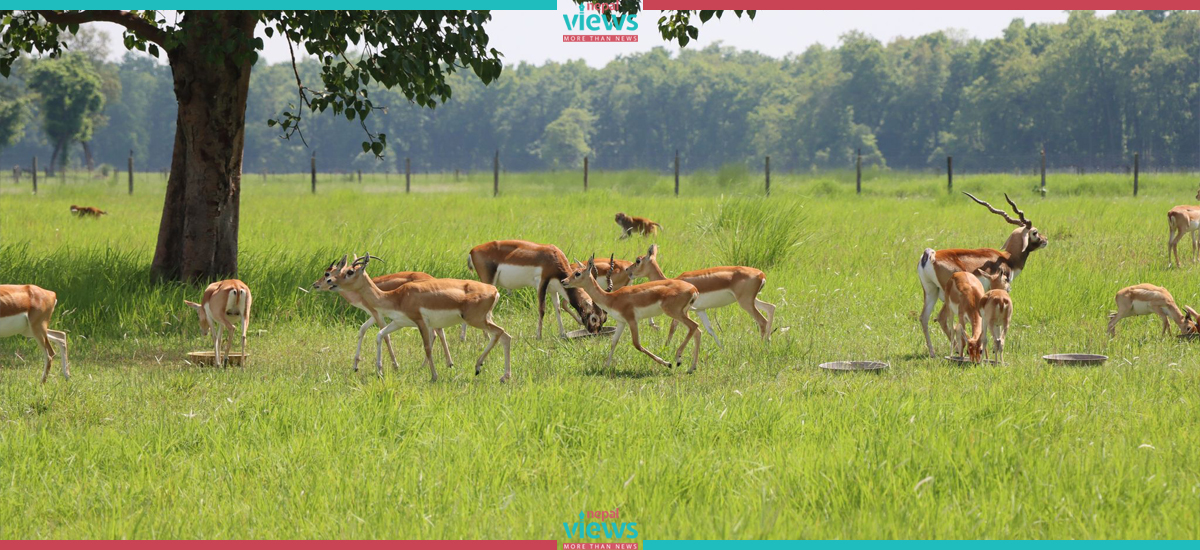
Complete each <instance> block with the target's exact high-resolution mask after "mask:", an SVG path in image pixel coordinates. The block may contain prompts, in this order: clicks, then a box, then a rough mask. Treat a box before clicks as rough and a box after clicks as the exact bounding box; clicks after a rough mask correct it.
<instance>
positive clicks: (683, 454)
mask: <svg viewBox="0 0 1200 550" xmlns="http://www.w3.org/2000/svg"><path fill="white" fill-rule="evenodd" d="M490 176H491V174H490V173H488V174H482V173H481V174H472V175H471V176H469V177H465V178H463V179H462V181H458V182H455V181H454V179H453V176H452V175H451V176H436V175H435V176H425V175H422V176H418V177H416V178H415V179H414V182H413V193H412V194H411V195H405V194H404V193H403V178H402V177H397V176H394V175H393V176H391V177H390V179H389V180H388V181H383V180H382V178H381V177H379V176H372V177H368V181H367V182H366V183H364V184H361V185H360V184H358V183H356V182H353V183H352V182H346V181H345V180H344V178H342V179H341V180H339V181H335V182H322V183H321V184H320V186H319V187H320V188H319V193H318V194H317V195H316V196H313V195H311V194H310V193H309V191H308V183H307V177H306V176H293V177H283V176H273V177H272V178H270V179H269V180H268V181H266V182H263V181H262V179H261V178H260V177H259V176H257V175H254V176H250V175H248V176H247V177H246V184H245V189H244V192H243V194H242V220H243V224H242V228H241V242H240V250H241V273H240V278H241V279H243V280H244V281H246V282H247V283H248V284H249V285H250V287H251V288H252V289H253V292H254V297H255V299H254V311H253V316H254V319H253V322H252V326H251V338H250V349H251V352H252V354H253V357H252V359H251V362H250V365H249V366H248V367H247V368H245V369H238V368H230V369H216V368H212V367H198V366H192V365H189V364H186V363H185V362H184V357H185V354H186V352H188V351H192V350H199V349H204V348H205V347H206V346H208V341H207V340H206V339H204V338H201V337H200V336H199V334H198V328H197V324H196V321H195V318H194V316H193V314H192V313H191V311H190V310H188V309H187V308H186V307H185V306H184V305H183V304H182V300H184V299H185V298H186V299H193V300H195V299H197V298H198V297H199V294H200V288H199V287H194V286H184V285H153V284H151V283H150V280H149V277H148V274H147V272H148V266H149V263H150V259H151V256H152V254H153V248H154V243H155V237H156V231H157V228H158V222H159V213H160V209H161V206H162V188H163V184H162V178H161V176H160V175H158V174H151V175H147V176H145V178H144V180H145V181H144V182H140V183H139V187H138V192H137V193H136V194H135V195H134V196H132V197H130V196H127V195H126V194H125V185H124V181H123V180H122V182H121V183H120V184H117V183H115V182H111V181H101V182H97V183H93V184H89V185H86V186H84V185H82V184H65V185H64V184H60V183H53V182H52V183H44V184H43V185H42V189H41V192H40V194H39V195H37V196H31V195H30V194H29V193H28V188H27V187H26V186H25V184H24V183H23V184H22V186H21V187H15V186H14V185H13V184H12V183H10V181H9V180H7V179H6V180H5V181H4V182H3V185H0V281H2V282H5V283H18V282H19V283H33V284H38V285H40V286H44V287H46V288H49V289H52V290H54V291H56V292H57V293H58V298H59V306H58V310H57V312H56V314H55V317H56V319H55V322H54V324H53V326H55V327H56V328H59V329H63V330H67V331H69V339H70V345H71V352H70V356H71V359H72V365H71V366H72V374H73V377H72V379H71V380H70V381H69V382H65V381H63V379H62V378H61V376H60V375H59V372H58V365H57V364H56V365H55V371H54V373H53V374H52V376H51V378H50V380H49V382H48V383H47V384H45V385H44V386H43V385H41V384H39V383H38V380H39V378H40V376H41V366H40V365H41V354H40V350H38V349H37V348H36V347H35V346H34V344H33V343H32V342H31V341H29V340H25V339H18V338H9V339H6V340H2V341H0V423H2V424H3V427H0V474H2V475H0V537H3V538H14V537H16V538H41V537H47V538H50V537H53V538H58V537H85V538H109V537H118V538H122V537H128V538H146V537H184V538H190V537H220V538H225V537H236V538H259V537H266V538H313V537H317V538H330V537H337V538H529V539H546V538H550V539H558V540H565V532H564V530H563V527H562V524H563V523H564V522H573V521H577V517H578V514H579V512H580V511H583V510H611V509H614V508H620V510H621V519H622V521H632V522H637V524H638V531H639V532H640V535H641V536H640V537H639V539H638V540H639V541H641V540H644V539H650V540H653V539H667V538H726V537H728V538H893V537H895V538H929V537H936V538H1116V537H1122V538H1126V537H1127V538H1159V537H1164V538H1195V537H1197V536H1200V527H1198V526H1200V452H1198V451H1200V392H1198V391H1197V388H1200V366H1198V361H1197V360H1196V356H1197V348H1196V346H1200V343H1184V342H1179V341H1177V340H1176V338H1175V337H1174V336H1166V337H1163V336H1160V335H1159V325H1158V322H1157V319H1153V320H1152V319H1151V318H1147V317H1139V318H1133V319H1128V320H1126V321H1124V322H1123V324H1122V325H1121V326H1120V327H1119V334H1118V337H1117V338H1116V339H1115V340H1112V341H1110V340H1109V339H1108V338H1107V337H1106V336H1105V334H1104V327H1105V324H1106V314H1107V313H1108V311H1110V310H1112V309H1114V304H1113V295H1114V294H1115V293H1116V291H1117V290H1118V289H1120V288H1122V287H1124V286H1126V285H1130V284H1135V283H1141V282H1151V283H1155V284H1160V285H1164V286H1166V287H1167V288H1169V289H1170V290H1171V291H1172V292H1173V293H1174V296H1175V298H1176V299H1177V301H1179V302H1180V303H1181V304H1193V305H1196V306H1200V288H1198V287H1197V285H1196V277H1197V273H1200V267H1187V268H1185V269H1168V268H1167V261H1166V256H1165V249H1166V246H1165V241H1166V237H1167V235H1166V234H1167V227H1166V225H1167V224H1166V222H1165V217H1166V216H1165V213H1166V211H1167V209H1169V208H1170V207H1171V206H1173V205H1175V204H1184V203H1193V202H1195V198H1194V195H1195V191H1196V187H1197V183H1198V181H1200V178H1197V176H1196V175H1195V174H1190V175H1188V174H1185V175H1156V174H1146V175H1143V177H1142V182H1141V183H1142V194H1141V196H1140V197H1138V198H1133V197H1131V196H1130V181H1129V179H1130V178H1129V177H1128V176H1125V175H1088V176H1067V175H1059V174H1052V175H1051V177H1050V183H1049V188H1050V194H1049V196H1048V197H1047V198H1045V199H1043V198H1040V197H1039V196H1038V195H1037V194H1036V193H1034V190H1033V189H1034V186H1035V184H1036V181H1035V180H1036V176H1025V177H1018V176H1011V175H1008V176H1005V175H999V176H971V175H967V176H961V177H956V180H955V193H954V194H947V192H946V189H945V181H944V179H942V178H939V177H936V176H933V175H927V176H922V175H913V174H902V173H886V172H885V173H870V174H869V175H868V177H867V178H865V181H864V188H865V191H864V194H863V195H862V196H855V195H854V182H853V174H852V173H851V174H832V175H825V176H786V175H777V176H775V177H773V178H772V180H773V181H772V196H771V197H770V198H761V197H759V196H758V195H759V194H760V193H759V191H760V184H761V182H760V180H759V179H758V176H757V175H755V174H750V175H748V176H745V177H744V178H743V179H744V181H729V180H725V179H722V178H721V177H720V174H695V175H690V176H686V177H685V178H684V182H683V187H684V192H683V196H682V197H678V198H676V197H673V196H671V187H672V185H673V181H672V179H671V178H670V177H669V176H663V175H659V174H653V173H637V172H629V173H593V174H592V178H591V186H592V189H591V190H590V191H589V192H588V193H586V194H584V193H583V192H582V189H581V185H580V182H579V181H578V180H579V178H578V175H577V174H573V173H560V174H506V175H504V177H503V180H502V183H501V185H502V195H501V197H499V198H495V199H494V198H492V197H491V196H490V195H491V177H490ZM139 178H140V179H142V178H141V175H139ZM960 190H965V191H972V192H976V193H977V194H978V195H980V196H981V198H985V199H989V200H991V201H992V202H993V204H997V205H1000V204H1002V203H1003V197H1002V195H1001V193H1002V192H1009V193H1011V194H1012V196H1013V198H1014V199H1015V200H1016V201H1018V204H1020V205H1021V206H1022V208H1023V209H1024V210H1025V212H1026V214H1027V215H1028V216H1029V218H1030V219H1032V220H1033V221H1034V222H1035V223H1036V224H1037V226H1038V227H1039V228H1040V229H1041V230H1042V232H1043V233H1045V234H1046V235H1047V236H1048V237H1049V239H1050V245H1049V248H1047V249H1046V250H1044V251H1038V252H1036V253H1034V255H1033V256H1032V257H1031V259H1030V261H1029V264H1028V266H1027V269H1026V270H1025V272H1024V273H1023V274H1022V275H1021V276H1020V277H1019V278H1018V279H1017V281H1016V282H1015V284H1014V286H1013V292H1012V296H1013V300H1014V303H1015V307H1016V313H1015V315H1014V318H1013V327H1012V330H1011V332H1010V334H1009V341H1008V348H1007V350H1006V357H1007V361H1008V364H1006V365H1004V366H969V367H961V366H955V365H952V364H948V363H946V362H944V361H940V360H931V359H929V358H927V357H926V356H925V353H924V340H923V337H922V335H921V331H920V328H919V326H918V323H917V315H918V311H919V309H920V307H921V289H920V285H919V283H918V282H917V279H916V273H915V270H916V264H917V260H918V259H919V257H920V255H921V252H922V250H923V249H924V248H926V247H934V248H945V247H982V246H993V247H998V246H1000V245H1001V243H1002V242H1003V241H1004V239H1005V237H1006V236H1007V235H1008V233H1009V231H1010V230H1011V226H1008V225H1006V224H1004V223H1003V221H1002V220H1000V219H999V217H997V216H994V215H991V214H988V213H987V212H986V211H985V210H984V209H983V208H981V207H979V206H977V205H975V204H973V203H971V202H970V201H969V200H968V199H966V198H965V197H963V196H962V195H961V194H959V193H958V191H960ZM70 204H81V205H83V204H86V205H92V206H98V207H101V208H103V209H105V210H108V211H109V212H110V213H111V215H110V216H107V217H105V218H103V219H100V220H79V219H76V218H74V217H72V216H70V215H69V213H68V206H69V205H70ZM617 210H623V211H625V212H628V213H631V214H635V215H645V216H648V217H651V218H653V219H655V220H658V221H660V222H661V223H662V224H663V225H664V227H665V231H664V232H663V233H662V234H661V235H660V237H659V238H658V239H657V242H658V243H659V246H660V248H661V251H660V260H661V262H662V265H663V268H664V270H666V271H667V273H668V274H671V273H678V272H680V271H683V270H688V269H695V268H700V267H706V266H709V265H720V264H726V263H732V262H738V261H746V262H761V263H762V264H763V265H758V266H757V267H761V268H763V269H764V271H766V272H767V287H766V289H765V290H764V292H763V294H762V298H763V299H764V300H766V301H768V302H771V303H774V304H776V305H777V306H778V311H777V314H776V318H775V327H776V328H777V331H776V332H775V334H774V336H773V337H772V340H771V342H770V343H769V344H765V343H763V342H761V341H760V340H759V339H757V338H756V337H755V333H754V328H753V327H754V325H753V323H752V322H751V320H750V319H749V317H748V316H747V315H745V313H744V312H741V311H740V310H738V309H737V308H736V306H734V307H730V308H728V309H725V310H718V311H717V312H716V313H715V315H714V316H715V318H716V319H717V320H718V322H719V323H720V325H721V327H722V331H721V332H720V334H721V335H722V337H723V340H724V342H725V344H726V349H725V350H724V351H719V350H717V348H716V347H715V346H714V345H713V344H712V342H711V340H709V339H707V338H706V339H705V340H704V347H703V350H702V353H701V362H700V366H699V368H698V371H697V372H696V373H695V374H693V375H686V374H684V372H683V370H682V369H674V370H671V371H668V370H666V369H663V368H661V367H658V366H656V365H654V364H653V363H652V362H651V361H650V360H649V359H648V358H647V357H645V356H643V355H642V354H640V353H638V352H637V351H636V350H634V349H633V348H632V347H631V346H630V345H629V342H628V337H626V339H625V340H624V341H623V342H622V343H621V345H620V347H619V348H618V351H617V355H616V358H615V360H614V366H615V370H614V371H613V372H607V371H604V370H602V369H601V365H602V363H603V361H604V358H605V354H606V352H607V346H608V342H607V339H591V340H586V341H563V340H560V339H558V338H557V336H556V333H557V328H556V326H555V324H554V321H553V317H552V315H548V316H547V328H548V329H549V330H547V334H546V337H545V338H543V339H542V340H536V339H534V337H533V332H534V328H535V326H536V305H535V300H534V297H533V292H532V290H526V291H519V292H517V293H516V294H515V295H513V296H507V295H502V299H501V303H500V305H499V306H498V307H497V310H496V322H497V323H498V324H500V325H501V326H503V327H505V328H506V329H507V330H508V331H509V332H510V333H511V334H512V335H513V336H514V340H513V373H514V379H513V381H512V382H511V383H509V384H505V385H501V384H500V383H498V379H499V377H500V374H501V373H502V365H503V363H502V357H503V356H502V354H493V355H492V356H491V357H490V358H489V360H488V362H487V363H486V364H485V366H484V372H483V375H481V376H479V377H476V376H474V375H473V370H472V368H471V365H472V364H473V362H474V359H475V357H476V356H477V355H478V353H479V351H481V349H482V347H483V339H482V337H481V336H480V335H479V333H478V332H477V331H473V332H472V333H471V334H470V335H469V336H468V339H467V341H466V342H459V341H458V338H457V330H454V331H448V332H452V333H453V334H454V335H455V336H454V337H452V338H451V342H450V344H451V351H452V352H453V354H454V357H455V360H456V362H457V363H458V366H457V367H455V368H454V369H452V370H451V369H447V368H445V367H444V365H443V363H442V361H441V359H440V358H439V359H438V368H439V375H440V376H441V380H439V381H438V382H437V383H434V384H431V383H430V382H429V381H428V377H429V375H428V371H427V369H424V368H422V367H421V366H420V362H421V359H422V354H421V352H420V344H419V340H420V339H419V337H418V335H417V334H416V332H415V331H412V330H403V331H400V332H397V333H396V334H395V335H394V338H393V341H394V343H395V344H396V346H397V352H398V353H397V356H398V357H399V358H400V362H401V366H400V369H399V370H398V371H393V370H391V369H390V367H388V370H387V372H386V377H385V378H383V379H379V378H377V377H376V376H375V375H374V373H373V369H372V368H370V367H368V368H366V369H364V370H363V371H360V372H359V373H357V374H355V373H352V372H351V371H350V360H351V357H352V354H353V345H354V339H355V334H356V332H357V327H358V325H359V324H360V323H361V322H362V320H363V316H362V314H361V313H359V312H358V311H357V310H351V309H350V308H349V307H348V306H346V305H345V304H344V303H343V302H342V301H341V300H340V299H339V298H338V297H337V296H334V295H331V294H306V293H304V292H302V291H301V290H300V289H299V288H298V287H301V286H304V287H307V286H308V285H310V284H311V283H312V281H313V280H314V279H315V278H316V277H317V276H318V275H320V273H321V270H322V268H323V267H324V266H325V265H327V264H328V263H329V262H330V261H331V260H333V259H335V258H337V257H340V256H341V255H342V254H343V253H347V252H357V253H359V254H362V253H363V252H365V251H368V250H369V251H370V252H371V253H372V254H376V255H379V256H381V257H383V258H384V259H385V260H386V262H387V263H386V268H387V269H386V270H396V271H398V270H422V271H426V272H428V273H431V274H434V275H437V276H445V277H462V278H465V277H473V274H471V273H469V272H468V270H467V265H466V253H467V251H468V250H469V249H470V248H471V247H472V246H474V245H476V244H479V243H482V242H485V241H488V240H492V239H499V238H523V239H529V240H533V241H539V242H548V243H554V244H557V245H558V246H559V247H561V248H562V249H563V250H564V251H566V252H567V254H568V255H570V256H573V257H584V256H586V255H588V254H591V253H593V252H594V253H596V254H597V256H607V255H608V254H609V253H610V252H612V253H616V255H617V256H618V257H622V258H632V257H633V256H634V255H635V254H637V253H639V252H641V251H643V250H644V248H645V247H646V246H647V245H648V244H649V242H650V241H648V240H646V239H639V238H633V239H629V240H626V241H618V240H617V239H616V237H617V235H618V228H617V226H616V224H614V223H613V221H612V215H613V213H615V212H616V211H617ZM791 243H795V244H794V245H792V244H791ZM1181 248H1182V249H1183V250H1182V252H1184V253H1185V254H1186V253H1187V252H1188V245H1187V243H1186V242H1185V243H1183V245H1182V246H1181ZM372 265H373V266H374V264H372ZM386 270H385V269H381V268H377V269H376V271H375V272H373V274H376V275H378V274H382V273H383V271H386ZM573 328H577V327H575V326H571V327H568V330H570V329H573ZM642 329H643V341H644V342H645V343H646V344H647V346H648V347H649V348H650V349H652V350H654V351H655V352H656V353H660V354H661V353H665V352H667V350H666V348H665V346H664V344H663V340H664V338H665V330H659V331H655V330H653V329H649V328H647V327H645V326H644V325H643V327H642ZM676 343H678V335H677V336H676ZM935 343H937V344H938V345H939V351H946V350H947V345H946V343H945V342H944V339H941V338H940V337H939V339H937V340H935ZM368 344H369V346H365V349H364V357H370V358H371V359H372V360H373V358H374V346H373V341H372V340H368ZM367 350H369V352H367ZM1054 352H1091V353H1103V354H1107V355H1109V356H1110V359H1109V361H1108V363H1107V364H1105V365H1103V366H1099V367H1087V368H1064V367H1051V366H1047V365H1046V364H1045V363H1044V362H1043V361H1042V360H1041V359H1040V357H1041V356H1042V355H1043V354H1046V353H1054ZM435 357H436V354H435ZM839 359H877V360H883V361H889V362H890V363H891V369H889V370H887V371H886V372H883V373H881V374H868V373H843V374H831V373H829V372H825V371H822V370H819V369H817V368H816V365H817V364H818V363H821V362H824V361H831V360H839ZM368 365H370V363H368ZM923 480H924V482H923V483H922V481H923Z"/></svg>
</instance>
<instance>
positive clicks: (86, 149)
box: [79, 141, 96, 174]
mask: <svg viewBox="0 0 1200 550" xmlns="http://www.w3.org/2000/svg"><path fill="white" fill-rule="evenodd" d="M79 144H80V145H82V146H83V158H84V159H85V160H86V161H87V171H88V173H89V174H90V173H92V170H94V169H95V168H96V163H95V162H94V161H93V160H92V147H91V146H90V145H89V144H88V142H86V141H81V142H79Z"/></svg>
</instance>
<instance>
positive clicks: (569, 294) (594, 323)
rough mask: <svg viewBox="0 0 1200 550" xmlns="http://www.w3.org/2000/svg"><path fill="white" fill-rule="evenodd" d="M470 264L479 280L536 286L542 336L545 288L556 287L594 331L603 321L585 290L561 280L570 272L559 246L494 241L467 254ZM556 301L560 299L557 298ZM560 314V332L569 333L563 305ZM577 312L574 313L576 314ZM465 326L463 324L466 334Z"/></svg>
mask: <svg viewBox="0 0 1200 550" xmlns="http://www.w3.org/2000/svg"><path fill="white" fill-rule="evenodd" d="M467 267H469V268H471V269H473V270H475V273H476V274H478V275H479V280H480V281H483V282H484V283H487V284H489V285H496V286H497V287H499V288H507V289H510V290H516V289H518V288H525V287H534V288H536V289H537V297H538V327H537V337H538V338H541V337H542V320H543V319H544V318H545V317H546V292H547V291H551V290H552V291H554V293H555V294H556V295H558V296H561V297H563V298H566V299H567V301H568V302H569V303H570V304H571V308H572V309H574V310H575V314H578V316H577V317H575V320H576V321H579V323H580V324H582V325H583V326H584V328H586V329H587V330H588V332H591V333H593V334H595V333H596V332H599V331H600V326H601V325H603V324H604V321H605V320H606V319H605V315H604V311H603V310H600V309H597V308H595V307H594V306H593V304H592V301H591V300H590V299H588V296H587V294H586V293H584V292H583V291H582V290H579V289H566V288H563V286H562V280H563V279H565V278H567V275H568V274H569V273H570V272H571V266H570V264H569V263H568V262H567V257H566V255H564V254H563V252H562V250H559V249H558V247H557V246H554V245H549V244H537V243H531V242H529V241H517V240H509V241H492V242H490V243H484V244H481V245H479V246H477V247H475V248H472V249H471V253H470V254H469V255H468V256H467ZM554 303H556V304H557V303H558V300H557V299H555V301H554ZM554 314H555V316H556V317H557V318H558V334H559V336H562V337H566V335H567V331H566V329H565V328H564V327H563V322H562V311H561V308H558V307H555V308H554ZM573 315H574V314H573ZM465 336H466V328H465V327H464V328H463V337H465Z"/></svg>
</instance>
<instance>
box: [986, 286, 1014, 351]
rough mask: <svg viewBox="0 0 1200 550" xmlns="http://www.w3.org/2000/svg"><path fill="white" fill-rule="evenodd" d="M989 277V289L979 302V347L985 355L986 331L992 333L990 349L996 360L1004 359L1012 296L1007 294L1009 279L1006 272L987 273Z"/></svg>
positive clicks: (1010, 320)
mask: <svg viewBox="0 0 1200 550" xmlns="http://www.w3.org/2000/svg"><path fill="white" fill-rule="evenodd" d="M987 277H989V278H990V279H991V281H990V287H991V290H989V291H987V292H986V293H984V295H983V301H982V302H981V303H980V309H981V310H982V311H981V313H980V317H981V318H982V319H981V320H982V321H983V331H982V334H980V343H979V347H982V348H983V352H984V357H987V346H985V345H983V342H986V341H987V336H988V332H989V331H990V332H991V333H992V351H993V353H994V354H995V356H996V357H995V359H996V361H997V362H1002V361H1004V338H1005V337H1006V336H1007V335H1008V326H1009V323H1011V322H1012V312H1013V305H1012V298H1011V297H1009V295H1008V289H1009V279H1008V275H1007V273H992V274H989V275H987Z"/></svg>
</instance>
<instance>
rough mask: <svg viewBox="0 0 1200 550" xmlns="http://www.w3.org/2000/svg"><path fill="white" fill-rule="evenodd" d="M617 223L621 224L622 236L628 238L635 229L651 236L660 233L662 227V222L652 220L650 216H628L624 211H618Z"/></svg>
mask: <svg viewBox="0 0 1200 550" xmlns="http://www.w3.org/2000/svg"><path fill="white" fill-rule="evenodd" d="M616 219H617V225H619V226H621V238H622V239H628V238H629V236H630V235H632V234H633V233H634V232H635V231H636V232H638V233H641V234H642V235H643V236H646V237H649V236H651V235H654V234H656V233H658V230H660V229H662V224H660V223H658V222H655V221H651V220H650V219H648V218H639V217H637V216H627V215H625V213H624V212H617V218H616Z"/></svg>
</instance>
